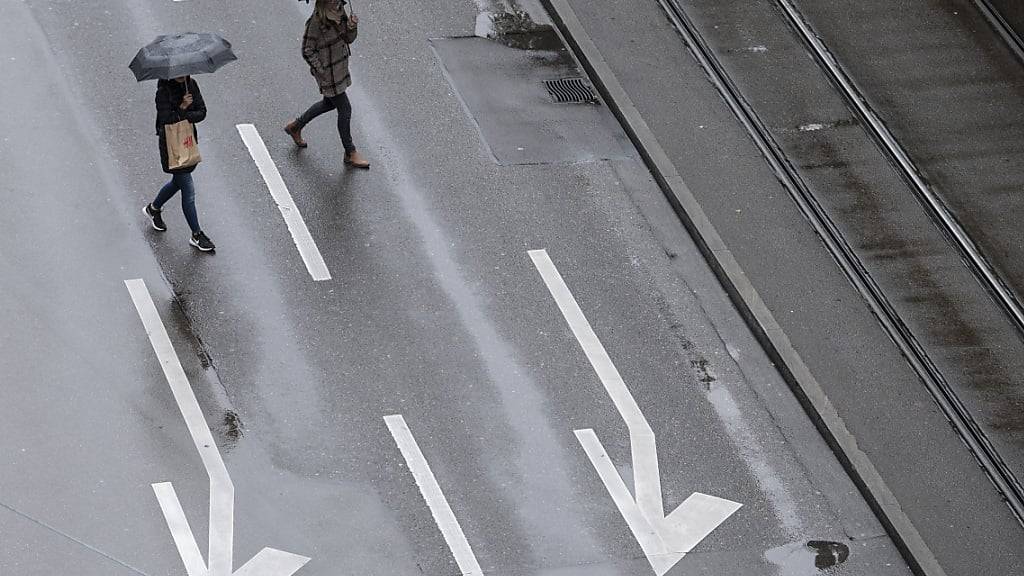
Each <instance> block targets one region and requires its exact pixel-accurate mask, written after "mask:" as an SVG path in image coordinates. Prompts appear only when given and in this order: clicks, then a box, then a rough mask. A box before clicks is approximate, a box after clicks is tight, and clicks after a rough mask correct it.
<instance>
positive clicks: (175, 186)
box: [153, 174, 200, 234]
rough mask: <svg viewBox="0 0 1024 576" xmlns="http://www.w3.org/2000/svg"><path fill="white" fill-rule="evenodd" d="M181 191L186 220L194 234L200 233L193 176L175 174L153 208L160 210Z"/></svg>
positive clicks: (161, 191)
mask: <svg viewBox="0 0 1024 576" xmlns="http://www.w3.org/2000/svg"><path fill="white" fill-rule="evenodd" d="M179 190H180V191H181V211H182V212H184V213H185V220H187V221H188V227H189V228H191V229H192V233H193V234H195V233H196V232H199V230H200V228H199V216H198V215H197V214H196V186H195V184H194V183H193V182H192V174H174V175H173V177H172V178H171V181H170V182H168V183H167V184H164V187H163V188H161V189H160V193H159V194H157V195H156V200H153V208H156V209H157V210H159V209H160V208H162V207H163V205H164V204H166V203H167V201H168V200H170V199H171V198H172V197H173V196H174V195H175V194H177V193H178V191H179Z"/></svg>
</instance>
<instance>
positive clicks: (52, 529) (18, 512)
mask: <svg viewBox="0 0 1024 576" xmlns="http://www.w3.org/2000/svg"><path fill="white" fill-rule="evenodd" d="M0 508H4V509H6V510H10V511H11V512H13V513H14V514H16V515H18V516H20V517H22V518H24V519H25V520H28V521H29V522H32V523H33V524H36V525H37V526H41V527H42V528H45V529H46V530H49V531H50V532H53V533H54V534H59V535H60V536H63V537H64V538H66V539H68V540H70V541H72V542H74V543H75V544H78V545H79V546H82V547H83V548H86V549H88V550H90V551H92V552H95V553H96V554H99V555H100V556H103V557H104V558H106V559H107V560H110V561H111V562H116V563H117V564H120V565H121V566H124V567H125V568H127V569H129V570H131V571H133V572H135V573H137V574H142V576H149V574H147V573H146V572H143V571H142V570H139V569H138V568H136V567H135V566H132V565H131V564H128V563H127V562H124V561H122V560H118V559H117V558H114V557H113V556H111V555H110V554H107V553H106V552H104V551H103V550H100V549H99V548H97V547H95V546H93V545H91V544H89V543H87V542H84V541H82V540H79V539H78V538H75V537H74V536H72V535H70V534H68V533H67V532H64V531H62V530H60V529H59V528H56V527H55V526H51V525H50V524H47V523H46V522H43V521H42V520H39V519H38V518H33V517H32V516H29V515H28V514H26V513H24V512H22V511H21V510H18V509H17V508H15V507H13V506H11V505H9V504H5V503H3V502H0Z"/></svg>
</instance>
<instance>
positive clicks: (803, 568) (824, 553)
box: [764, 540, 850, 576]
mask: <svg viewBox="0 0 1024 576" xmlns="http://www.w3.org/2000/svg"><path fill="white" fill-rule="evenodd" d="M764 557H765V560H767V561H769V562H771V563H772V564H774V565H776V566H778V567H779V576H817V575H820V574H831V575H838V574H841V573H842V572H841V570H842V568H841V565H842V564H843V563H844V562H846V561H847V560H848V559H849V558H850V547H849V546H847V545H846V544H843V543H842V542H831V541H828V540H811V541H809V542H793V543H791V544H786V545H784V546H779V547H778V548H772V549H771V550H769V551H767V552H765V554H764Z"/></svg>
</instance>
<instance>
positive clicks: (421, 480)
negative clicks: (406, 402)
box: [384, 414, 484, 576]
mask: <svg viewBox="0 0 1024 576" xmlns="http://www.w3.org/2000/svg"><path fill="white" fill-rule="evenodd" d="M384 422H385V423H386V424H387V425H388V430H390V431H391V435H392V436H393V437H394V438H395V443H396V444H398V449H399V450H401V451H402V456H403V457H404V458H405V463H406V464H407V465H408V466H409V470H410V471H411V472H412V475H413V478H415V479H416V485H417V486H419V488H420V493H421V494H423V499H424V500H426V501H427V506H428V507H429V508H430V513H431V514H432V515H433V516H434V522H437V527H438V528H440V529H441V534H442V535H443V536H444V541H445V542H447V543H448V548H450V549H451V551H452V555H453V556H455V562H456V564H458V565H459V570H461V571H462V574H463V576H483V574H484V571H483V570H481V569H480V564H479V563H478V562H477V561H476V555H475V554H473V549H472V548H470V547H469V541H468V540H466V535H465V534H464V533H463V532H462V526H459V521H458V519H456V518H455V513H454V512H452V507H451V506H450V505H449V504H448V500H447V499H446V498H445V497H444V493H443V492H441V487H440V486H439V485H438V484H437V478H434V473H433V472H431V470H430V465H428V464H427V459H426V458H424V457H423V452H421V451H420V447H419V445H418V444H416V439H415V438H413V436H412V432H411V431H410V430H409V426H408V425H407V424H406V423H405V418H402V415H401V414H395V415H393V416H385V417H384Z"/></svg>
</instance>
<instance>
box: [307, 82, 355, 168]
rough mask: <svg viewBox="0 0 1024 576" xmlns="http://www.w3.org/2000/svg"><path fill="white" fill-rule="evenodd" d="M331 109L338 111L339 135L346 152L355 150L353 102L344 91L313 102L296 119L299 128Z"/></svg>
mask: <svg viewBox="0 0 1024 576" xmlns="http://www.w3.org/2000/svg"><path fill="white" fill-rule="evenodd" d="M331 110H337V111H338V136H341V145H342V146H344V148H345V152H346V153H350V152H355V149H356V145H355V144H353V143H352V127H351V124H352V104H351V103H350V102H349V101H348V95H347V94H345V93H344V92H342V93H341V94H338V95H337V96H330V97H328V96H324V99H323V100H321V101H319V102H317V103H316V104H313V105H312V106H310V107H309V110H306V111H305V112H303V113H302V116H299V117H298V119H297V120H296V123H298V125H299V128H302V127H304V126H305V125H306V124H309V123H310V122H311V121H312V120H313V118H316V117H317V116H319V115H321V114H323V113H325V112H330V111H331Z"/></svg>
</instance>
